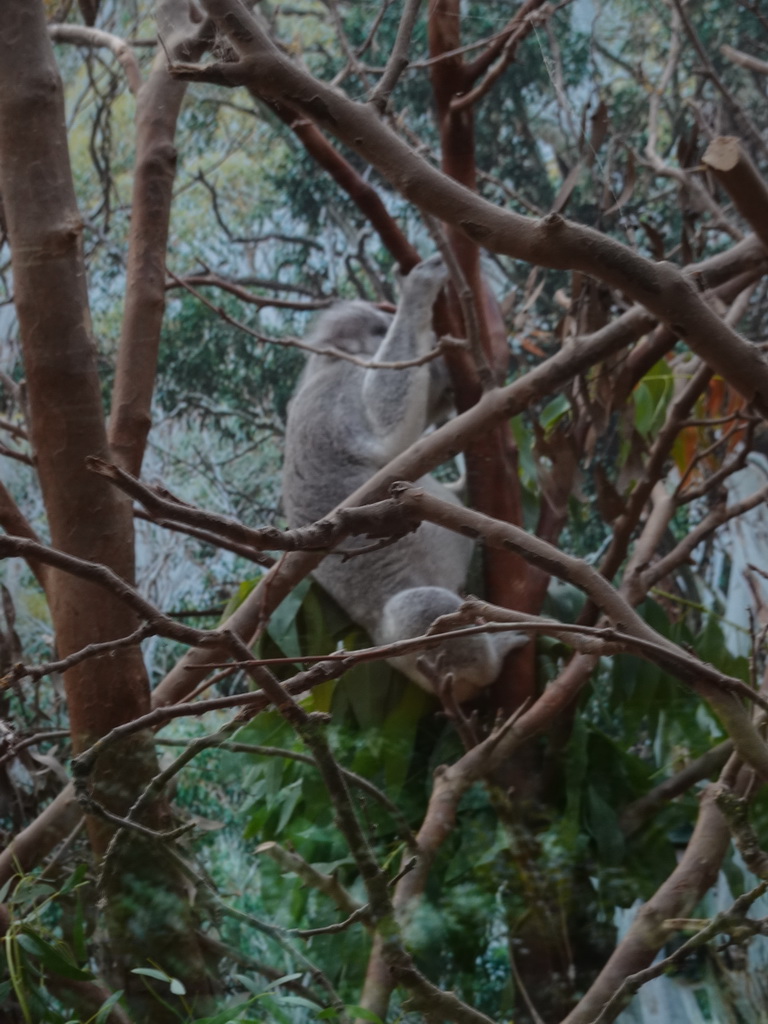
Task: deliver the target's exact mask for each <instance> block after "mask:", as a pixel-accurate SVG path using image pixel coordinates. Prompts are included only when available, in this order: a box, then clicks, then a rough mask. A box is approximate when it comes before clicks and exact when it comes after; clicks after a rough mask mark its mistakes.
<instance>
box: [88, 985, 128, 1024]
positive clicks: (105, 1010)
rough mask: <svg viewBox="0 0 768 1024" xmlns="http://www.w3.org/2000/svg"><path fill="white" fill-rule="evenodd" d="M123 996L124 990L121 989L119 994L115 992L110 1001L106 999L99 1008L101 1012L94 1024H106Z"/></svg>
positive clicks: (95, 1018) (94, 1019)
mask: <svg viewBox="0 0 768 1024" xmlns="http://www.w3.org/2000/svg"><path fill="white" fill-rule="evenodd" d="M122 995H123V990H122V989H120V990H119V991H118V992H113V993H112V995H111V996H110V997H109V999H105V1000H104V1002H103V1003H102V1004H101V1006H100V1007H99V1012H98V1013H97V1014H96V1016H95V1017H94V1018H93V1024H104V1022H105V1021H106V1020H107V1019H108V1018H109V1015H110V1013H111V1012H112V1008H113V1007H114V1006H116V1005H117V1003H118V1002H119V1001H120V999H121V998H122Z"/></svg>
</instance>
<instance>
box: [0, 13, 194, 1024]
mask: <svg viewBox="0 0 768 1024" xmlns="http://www.w3.org/2000/svg"><path fill="white" fill-rule="evenodd" d="M3 13H4V16H3V20H2V23H0V192H2V195H3V200H4V206H5V215H6V221H7V227H8V236H9V239H10V243H11V251H12V260H13V277H14V291H15V298H16V309H17V315H18V320H19V330H20V334H21V341H22V349H23V355H24V364H25V372H26V378H27V390H28V400H29V414H30V424H29V428H30V438H31V442H32V446H33V450H34V453H35V458H36V464H37V470H38V474H39V478H40V485H41V488H42V493H43V499H44V502H45V508H46V513H47V516H48V524H49V530H50V536H51V542H52V544H53V545H54V547H56V548H59V549H61V550H63V551H66V552H67V553H68V554H71V555H75V556H77V557H80V558H87V559H90V560H93V561H97V562H101V563H102V564H104V565H107V566H109V567H110V568H112V569H113V570H114V571H115V572H117V573H119V574H120V575H121V576H122V577H124V578H125V579H127V580H131V579H132V577H133V572H134V559H133V525H132V515H131V507H130V502H129V501H127V500H126V499H125V497H124V496H123V495H122V494H120V493H119V492H118V491H117V490H115V489H114V488H112V487H110V486H109V484H108V483H106V481H104V480H103V479H102V478H100V477H98V476H96V475H95V474H91V473H89V472H88V471H87V470H86V468H85V458H86V456H88V455H97V456H101V457H102V458H107V457H108V454H107V441H106V431H105V423H104V414H103V409H102V403H101V391H100V381H99V377H98V373H97V363H96V349H95V345H94V341H93V337H92V332H91V322H90V315H89V309H88V296H87V290H86V277H85V268H84V265H83V258H82V232H83V225H82V221H81V219H80V216H79V213H78V209H77V204H76V200H75V195H74V188H73V183H72V176H71V170H70V166H69V154H68V151H67V140H66V134H65V119H64V104H63V98H62V89H61V81H60V78H59V74H58V69H57V67H56V63H55V60H54V57H53V52H52V49H51V45H50V42H49V40H48V36H47V30H46V24H45V12H44V8H43V5H42V3H40V2H39V0H34V2H32V0H8V3H6V4H5V7H4V12H3ZM48 591H49V597H50V603H51V614H52V618H53V623H54V628H55V633H56V645H57V650H58V654H59V655H61V656H66V655H68V654H70V653H72V652H73V651H77V650H79V649H80V648H82V647H84V646H86V645H87V644H89V643H94V642H99V641H105V640H111V639H114V638H116V637H120V636H124V635H126V634H128V633H130V632H131V631H132V630H134V629H135V628H136V625H137V622H136V618H135V616H134V614H133V612H131V611H130V610H129V609H128V608H127V606H126V605H124V604H123V603H122V602H121V601H119V600H118V599H117V598H116V597H113V596H111V595H109V594H107V593H105V591H104V590H103V589H101V588H98V587H96V586H95V585H93V584H91V583H88V582H85V581H83V580H80V579H77V578H75V577H72V576H68V575H66V574H64V573H61V572H58V571H53V572H51V573H50V580H49V586H48ZM65 688H66V694H67V703H68V709H69V715H70V727H71V731H72V739H73V745H74V749H75V751H76V752H77V751H80V750H82V749H84V748H85V747H87V746H89V745H90V744H91V743H92V742H93V741H94V740H95V739H97V738H98V737H99V736H101V735H103V734H104V733H105V732H107V731H109V730H110V729H112V728H113V727H114V726H116V725H118V724H120V723H122V722H125V721H128V720H131V719H133V718H135V717H136V716H137V715H141V714H144V713H145V712H146V711H148V710H149V684H148V680H147V676H146V672H145V669H144V664H143V662H142V658H141V652H140V650H139V648H138V647H131V648H127V649H126V648H123V649H121V650H117V651H114V652H112V653H111V654H110V655H108V656H103V657H100V658H91V659H89V660H87V661H84V662H81V663H80V664H79V665H77V666H76V667H74V668H71V669H70V670H68V671H67V673H66V674H65ZM156 771H157V764H156V759H155V753H154V748H153V745H152V743H151V739H150V737H149V736H142V737H134V738H132V739H130V740H129V741H127V742H126V743H124V744H115V745H114V746H112V747H110V748H109V751H108V752H107V753H106V754H105V756H104V757H103V758H101V759H100V760H99V762H98V764H97V767H96V771H95V773H94V779H93V784H94V785H93V795H94V797H95V798H96V800H98V801H99V802H100V803H102V804H104V805H106V806H107V807H109V809H110V810H112V811H114V812H115V813H118V814H121V813H125V811H126V810H127V808H128V807H129V806H130V805H131V803H132V802H133V800H134V799H135V797H136V796H137V794H138V793H139V792H140V791H141V789H142V788H143V787H144V786H145V785H146V784H147V782H148V781H149V779H150V778H151V777H152V776H153V775H154V774H155V773H156ZM167 817H168V813H167V809H166V808H165V807H163V806H161V805H159V804H156V805H155V806H154V807H153V808H152V810H151V812H150V813H149V815H148V820H146V819H145V823H146V824H149V825H150V826H152V827H155V828H157V827H162V824H163V822H164V821H165V820H166V819H167ZM88 828H89V837H90V841H91V846H92V849H93V852H94V854H95V856H96V857H100V856H102V855H103V853H104V851H105V849H106V846H107V843H108V842H109V840H110V838H111V835H112V828H111V827H110V826H108V825H107V824H106V823H105V822H104V821H103V820H102V819H99V818H96V817H93V816H90V817H89V819H88ZM161 851H162V848H161V844H159V843H156V844H154V845H153V846H152V849H151V850H148V849H147V840H145V839H142V840H141V842H138V841H136V840H135V839H134V838H131V839H130V840H129V841H126V842H123V843H121V844H120V848H119V852H118V854H117V857H116V858H115V861H114V867H115V869H116V870H111V871H109V872H108V873H107V877H106V879H105V883H104V893H103V895H104V897H105V900H106V907H107V910H106V918H107V927H108V932H109V937H110V946H111V948H110V950H109V958H110V961H111V967H112V968H113V971H112V973H113V975H114V978H113V980H115V981H116V982H117V983H118V984H119V985H120V986H121V987H123V988H125V990H126V994H127V997H128V999H129V1001H130V1002H131V1005H132V1010H133V1012H134V1013H135V1014H136V1016H137V1019H141V1020H142V1021H144V1020H146V1021H150V1020H165V1019H175V1015H174V1017H171V1015H170V1011H169V1010H167V1009H165V1008H164V1007H163V1004H162V1003H161V1002H159V1001H158V1000H157V999H156V998H155V997H154V996H152V995H151V994H150V993H149V992H148V989H147V986H146V985H145V984H144V981H143V979H140V978H138V977H137V976H135V975H131V974H130V973H128V972H129V971H130V969H131V968H133V967H139V966H144V965H146V964H147V962H148V961H149V960H152V961H155V962H156V963H157V964H158V965H160V966H162V967H163V968H164V969H165V970H167V971H168V973H169V974H172V975H175V976H179V977H181V978H182V979H183V980H184V984H185V986H186V987H187V991H188V992H189V993H190V995H191V996H192V997H194V996H195V994H197V993H200V992H201V991H205V989H206V988H207V982H206V972H205V968H204V965H203V963H202V957H201V954H200V952H199V950H198V946H197V942H196V939H195V933H194V923H193V921H192V919H191V913H190V908H189V905H188V900H187V897H186V895H185V890H184V888H183V886H182V880H181V878H180V877H179V874H178V869H177V868H176V867H175V866H174V865H173V864H172V862H171V861H170V860H169V859H167V858H166V857H165V856H163V855H162V852H161ZM162 995H163V996H164V997H166V996H167V991H165V992H163V993H162Z"/></svg>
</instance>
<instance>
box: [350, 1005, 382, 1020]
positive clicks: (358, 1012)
mask: <svg viewBox="0 0 768 1024" xmlns="http://www.w3.org/2000/svg"><path fill="white" fill-rule="evenodd" d="M344 1009H345V1010H346V1011H347V1013H348V1014H349V1015H350V1017H359V1018H360V1019H361V1020H369V1021H371V1022H372V1024H384V1021H383V1020H382V1019H381V1017H379V1015H378V1014H377V1013H374V1012H373V1010H366V1009H365V1007H364V1006H345V1007H344Z"/></svg>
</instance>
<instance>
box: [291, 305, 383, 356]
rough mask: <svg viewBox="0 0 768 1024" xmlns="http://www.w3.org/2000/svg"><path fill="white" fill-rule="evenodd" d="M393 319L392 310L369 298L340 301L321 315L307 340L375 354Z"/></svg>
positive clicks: (352, 353) (318, 346)
mask: <svg viewBox="0 0 768 1024" xmlns="http://www.w3.org/2000/svg"><path fill="white" fill-rule="evenodd" d="M391 323H392V317H391V316H390V314H389V313H383V312H382V311H381V310H380V309H376V307H375V306H371V305H370V304H369V303H367V302H339V303H338V304H337V305H335V306H332V307H331V309H329V310H328V311H327V312H325V313H323V314H322V316H320V317H319V319H318V320H317V322H316V324H315V326H314V328H313V330H312V332H311V334H310V335H309V337H308V338H307V341H308V342H309V344H310V345H314V346H315V347H316V348H325V347H329V348H331V347H332V348H337V349H340V350H341V351H342V352H349V353H350V354H351V355H362V356H366V355H373V354H374V353H375V352H376V349H377V348H378V347H379V345H380V344H381V339H382V338H383V337H384V335H385V334H386V333H387V330H388V329H389V325H390V324H391Z"/></svg>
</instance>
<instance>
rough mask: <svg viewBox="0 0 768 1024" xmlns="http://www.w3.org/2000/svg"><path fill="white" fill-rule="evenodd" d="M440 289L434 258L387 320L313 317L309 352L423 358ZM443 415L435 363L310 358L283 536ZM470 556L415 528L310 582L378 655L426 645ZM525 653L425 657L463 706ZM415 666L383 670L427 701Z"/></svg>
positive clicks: (447, 494) (293, 413) (459, 643)
mask: <svg viewBox="0 0 768 1024" xmlns="http://www.w3.org/2000/svg"><path fill="white" fill-rule="evenodd" d="M446 277H447V274H446V269H445V265H444V263H443V261H442V259H441V257H440V256H433V257H431V258H430V259H428V260H425V261H424V262H423V263H420V264H418V266H416V267H415V268H414V269H413V270H412V271H411V273H410V274H409V275H408V276H407V277H406V278H405V279H404V280H403V282H402V288H401V297H400V303H399V305H398V308H397V313H396V314H395V316H394V317H391V316H389V315H388V314H386V313H383V312H381V311H379V310H377V309H376V308H375V307H373V306H370V305H368V304H367V303H364V302H347V303H341V304H339V305H337V306H334V307H333V308H332V309H331V310H329V311H328V312H327V313H325V314H324V315H323V316H321V317H320V319H319V320H318V322H317V324H316V326H315V329H314V331H313V332H312V334H311V335H310V337H309V341H310V343H311V344H313V345H315V346H316V347H317V348H321V347H334V348H337V349H340V350H343V351H345V352H349V353H351V354H355V355H360V356H363V357H366V358H368V359H370V360H375V361H376V362H398V361H407V360H412V359H416V358H418V357H419V356H422V355H426V354H427V353H428V352H430V351H431V350H432V348H433V347H434V342H435V338H434V334H433V332H432V307H433V305H434V302H435V299H436V298H437V295H438V292H439V291H440V289H441V287H442V286H443V284H444V283H445V281H446ZM449 409H450V401H449V391H448V374H447V370H446V367H445V365H444V363H443V361H442V359H439V360H432V361H431V362H428V363H425V364H424V365H422V366H414V367H409V368H408V369H404V370H376V369H365V368H363V367H360V366H355V365H354V364H353V363H350V362H348V361H347V360H343V359H337V358H333V357H330V356H323V355H319V354H314V355H311V356H310V357H309V360H308V362H307V365H306V368H305V370H304V373H303V375H302V377H301V379H300V381H299V384H298V387H297V390H296V393H295V395H294V397H293V399H292V400H291V403H290V405H289V409H288V425H287V432H286V446H285V468H284V471H283V504H284V507H285V513H286V516H287V518H288V523H289V525H290V526H291V527H296V526H304V525H306V524H308V523H312V522H315V521H316V520H318V519H322V518H323V516H324V515H326V514H327V513H328V512H329V511H330V510H331V509H333V508H335V506H336V505H338V504H339V503H340V502H341V501H343V500H344V499H345V498H346V497H348V496H349V495H350V494H351V493H352V492H353V491H354V490H356V489H357V488H358V487H359V486H360V485H361V484H364V483H365V482H366V481H367V480H369V479H370V478H371V477H372V476H373V475H374V473H376V472H377V471H378V470H379V469H381V468H382V467H383V466H386V465H387V463H388V462H390V461H391V460H392V459H393V458H394V457H395V456H396V455H399V454H400V453H401V452H403V451H405V449H406V448H408V447H410V445H411V444H413V443H414V442H415V441H417V440H418V439H419V438H420V437H421V436H422V434H423V433H424V431H425V430H426V429H427V428H428V427H429V426H431V425H432V424H434V423H435V422H436V421H437V420H439V419H441V418H444V416H445V414H446V413H447V411H448V410H449ZM418 484H419V486H420V487H423V488H425V489H426V490H428V491H430V492H431V493H432V494H434V495H436V496H437V497H439V498H443V499H444V500H445V501H451V502H455V503H458V502H459V499H458V498H457V497H456V495H455V494H454V493H453V492H452V491H451V490H449V489H448V488H447V487H445V486H443V484H441V483H439V482H438V481H437V480H435V479H434V477H432V476H425V477H422V478H421V479H420V480H419V481H418ZM357 543H358V545H359V546H363V545H364V544H365V543H366V542H365V541H358V542H357ZM350 546H351V545H350V544H346V545H345V548H346V549H349V548H350ZM472 547H473V545H472V542H471V541H470V540H469V539H467V538H466V537H462V536H459V534H456V533H453V532H451V531H449V530H445V529H443V528H441V527H439V526H435V525H434V524H432V523H422V524H421V526H420V527H419V528H418V530H417V531H416V532H415V533H412V534H409V535H408V536H407V537H404V538H403V539H402V540H399V541H397V542H396V543H395V544H392V545H390V546H389V547H385V548H382V549H381V550H379V551H372V552H368V553H366V554H363V555H358V556H356V557H354V558H352V559H349V560H348V561H343V560H342V558H341V557H340V556H339V555H334V554H331V555H329V556H328V557H326V558H325V559H324V560H323V562H322V563H321V564H320V566H319V567H318V568H317V569H316V570H315V572H314V575H315V577H316V579H317V580H319V582H320V583H321V584H322V586H323V587H324V588H325V589H326V590H327V591H328V592H329V593H330V594H331V596H332V597H334V598H335V600H336V601H337V602H338V603H339V604H340V605H341V606H342V608H344V610H345V611H346V612H347V613H348V615H349V616H350V618H352V620H353V621H354V622H356V623H358V624H359V625H360V626H362V627H363V628H364V629H365V630H366V631H367V632H368V633H369V634H370V636H371V638H372V639H373V640H374V642H375V643H377V644H386V643H391V642H393V641H395V640H402V639H405V638H407V637H411V636H419V635H421V634H422V633H425V632H426V630H427V629H428V627H429V626H430V625H431V623H432V622H434V620H435V619H436V618H438V616H440V615H445V614H447V613H448V612H453V611H455V610H456V609H457V608H458V607H459V605H460V604H461V598H460V597H459V596H458V592H459V590H461V588H462V587H463V586H464V583H465V581H466V576H467V570H468V568H469V562H470V559H471V557H472ZM525 643H527V637H525V636H523V635H521V634H519V633H507V634H488V635H478V636H473V637H468V638H466V639H462V640H446V641H445V642H444V643H443V644H441V645H440V647H439V648H437V649H432V650H430V651H428V652H425V655H426V657H427V658H429V659H432V660H434V659H435V658H436V657H437V656H438V655H439V660H438V669H439V671H440V672H441V673H442V672H447V671H450V672H452V673H453V675H454V684H453V685H454V693H455V695H456V697H457V699H458V700H459V701H464V700H469V699H470V698H471V697H473V696H475V695H476V694H477V692H478V690H479V689H481V688H482V687H484V686H487V685H488V684H489V683H492V682H493V681H494V679H495V678H496V676H497V675H498V673H499V669H500V668H501V662H502V659H503V658H504V655H505V654H506V653H507V651H509V650H511V649H512V648H514V647H520V646H522V645H523V644H525ZM419 656H420V655H419V654H410V655H404V656H402V657H399V658H392V659H391V661H392V664H393V665H396V666H397V667H398V668H399V669H400V670H401V671H402V672H404V673H405V675H407V676H408V677H409V678H410V679H412V680H413V681H414V682H415V683H418V684H419V686H421V687H423V688H424V689H426V690H428V691H430V692H433V691H434V687H433V686H432V683H431V682H430V680H429V679H428V678H427V676H426V675H425V674H424V673H423V672H422V671H421V670H420V669H419V668H418V666H417V664H416V662H417V659H418V658H419Z"/></svg>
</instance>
